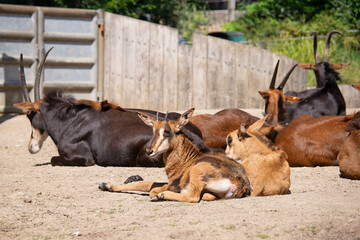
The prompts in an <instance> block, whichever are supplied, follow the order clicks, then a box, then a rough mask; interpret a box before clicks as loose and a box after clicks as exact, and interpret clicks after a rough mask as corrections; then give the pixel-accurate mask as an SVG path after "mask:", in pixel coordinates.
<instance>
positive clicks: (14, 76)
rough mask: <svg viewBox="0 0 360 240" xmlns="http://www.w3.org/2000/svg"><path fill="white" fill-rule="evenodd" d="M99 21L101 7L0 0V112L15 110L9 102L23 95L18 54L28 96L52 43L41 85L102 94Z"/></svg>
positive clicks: (81, 93) (82, 95) (89, 96)
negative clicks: (96, 8)
mask: <svg viewBox="0 0 360 240" xmlns="http://www.w3.org/2000/svg"><path fill="white" fill-rule="evenodd" d="M102 21H103V12H102V11H101V10H80V9H61V8H49V7H32V6H16V5H7V4H0V51H1V58H0V112H16V111H17V110H16V109H15V108H14V107H12V106H11V104H12V103H16V102H21V101H22V99H23V98H22V94H21V91H20V88H21V84H20V74H19V59H20V57H19V56H20V55H19V54H20V53H23V55H24V65H25V66H24V67H25V75H26V78H27V79H26V80H27V85H28V88H29V90H30V91H31V92H30V96H32V92H33V86H34V79H35V73H36V69H37V68H38V64H39V62H40V61H41V60H42V57H43V55H44V52H45V51H47V50H48V49H49V48H51V47H54V49H53V50H52V51H51V53H50V54H49V56H48V58H47V61H46V63H45V67H44V72H43V75H42V76H43V77H42V87H43V89H44V90H45V91H46V90H48V89H61V90H64V91H66V92H71V93H72V94H73V95H74V96H75V97H77V98H86V99H92V100H101V99H102V94H98V92H102V79H103V77H102V70H101V69H100V71H99V68H102V64H101V62H102V61H99V59H102V56H101V55H102V41H103V40H102V29H103V24H102ZM99 62H100V63H99Z"/></svg>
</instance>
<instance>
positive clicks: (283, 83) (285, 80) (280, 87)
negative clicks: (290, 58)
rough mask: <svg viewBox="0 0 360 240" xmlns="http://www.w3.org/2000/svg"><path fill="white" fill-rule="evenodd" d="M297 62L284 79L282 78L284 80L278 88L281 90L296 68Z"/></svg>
mask: <svg viewBox="0 0 360 240" xmlns="http://www.w3.org/2000/svg"><path fill="white" fill-rule="evenodd" d="M296 66H297V64H295V65H294V66H293V67H292V68H291V69H290V70H289V72H288V73H287V74H286V75H285V77H284V79H283V80H282V82H281V83H280V85H279V87H278V88H277V89H279V90H281V91H282V90H283V88H284V87H285V84H286V82H287V80H288V79H289V77H290V75H291V73H292V72H293V71H294V69H295V68H296Z"/></svg>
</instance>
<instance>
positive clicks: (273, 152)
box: [225, 117, 290, 196]
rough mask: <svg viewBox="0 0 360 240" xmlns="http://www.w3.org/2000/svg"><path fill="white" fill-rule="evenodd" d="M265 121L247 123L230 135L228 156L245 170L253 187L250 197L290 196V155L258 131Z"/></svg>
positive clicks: (263, 119)
mask: <svg viewBox="0 0 360 240" xmlns="http://www.w3.org/2000/svg"><path fill="white" fill-rule="evenodd" d="M265 119H266V117H264V118H262V119H260V120H258V121H257V122H255V123H254V124H251V125H250V123H249V122H244V123H243V124H241V126H240V128H239V129H238V130H235V131H233V132H231V133H229V135H228V136H227V139H226V141H227V144H228V145H227V148H226V150H225V153H226V156H228V157H230V158H233V159H235V160H236V161H239V162H240V163H241V165H242V166H243V167H244V168H245V172H246V175H247V177H248V178H249V181H250V184H251V187H252V192H251V196H269V195H278V194H288V193H289V189H290V167H289V164H288V162H287V155H286V153H285V152H284V151H282V150H281V149H279V148H278V147H276V146H275V144H274V143H273V142H272V141H271V140H269V139H268V138H267V137H266V136H264V135H263V134H262V133H261V132H260V131H259V130H260V129H261V128H262V127H263V125H264V122H265Z"/></svg>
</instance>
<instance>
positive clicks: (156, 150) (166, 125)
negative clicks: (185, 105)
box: [137, 108, 195, 157]
mask: <svg viewBox="0 0 360 240" xmlns="http://www.w3.org/2000/svg"><path fill="white" fill-rule="evenodd" d="M194 110H195V109H194V108H191V109H189V110H187V111H186V112H184V113H183V114H182V115H181V116H180V117H179V119H178V120H176V121H167V113H166V115H165V118H164V121H159V117H158V116H157V117H156V119H155V118H153V117H151V116H149V115H147V114H145V113H141V112H138V113H137V114H138V116H139V117H140V119H141V120H143V122H144V123H145V124H147V125H148V126H151V127H152V128H153V136H152V139H151V140H150V142H149V145H148V147H147V148H146V149H145V151H146V154H147V155H148V156H149V157H155V156H157V155H158V154H161V153H164V152H166V151H167V150H169V149H170V146H171V141H172V140H173V139H174V136H175V135H176V134H177V133H178V132H180V130H181V128H182V127H183V126H185V125H186V124H187V123H188V122H189V120H190V117H191V116H192V114H193V113H194Z"/></svg>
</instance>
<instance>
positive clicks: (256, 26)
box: [223, 0, 360, 86]
mask: <svg viewBox="0 0 360 240" xmlns="http://www.w3.org/2000/svg"><path fill="white" fill-rule="evenodd" d="M316 1H317V0H305V1H298V0H290V1H284V0H279V1H277V3H275V2H274V0H269V1H265V0H260V1H258V2H256V3H252V4H249V5H246V6H245V7H246V11H247V13H246V14H245V15H244V16H243V17H241V18H240V19H238V20H236V21H234V22H228V23H225V24H224V25H223V28H224V30H225V31H240V32H243V33H244V34H245V37H246V40H247V41H248V42H249V44H252V45H255V46H259V47H263V48H266V49H269V50H271V51H273V52H276V53H279V54H282V55H285V56H288V57H291V58H294V59H296V60H298V61H299V62H302V63H312V64H313V63H314V61H315V60H314V52H313V38H312V37H310V33H311V32H312V31H316V32H317V33H318V34H319V37H318V51H319V54H320V56H322V50H323V47H324V41H325V39H324V38H323V37H322V38H321V37H320V35H326V34H327V33H328V32H329V31H331V30H334V29H336V30H338V31H339V32H341V33H342V34H343V37H340V36H339V35H333V37H332V41H331V44H330V54H329V62H330V63H346V62H348V63H350V64H351V65H350V66H349V67H347V68H345V69H343V70H339V72H340V76H341V78H342V79H343V82H342V84H354V83H360V77H359V76H360V70H359V66H360V54H359V51H360V34H359V31H358V30H359V29H358V28H359V24H360V20H359V19H360V15H359V13H360V1H356V0H344V1H342V0H329V1H325V2H326V3H324V4H323V5H321V6H320V5H319V6H317V7H316V8H317V11H315V10H314V9H313V10H311V11H310V10H309V9H311V8H312V3H314V2H316ZM314 12H315V13H316V14H314ZM299 13H301V14H299ZM352 30H355V31H352ZM315 82H316V81H315V76H314V74H313V72H312V71H308V85H310V86H314V85H315Z"/></svg>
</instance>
